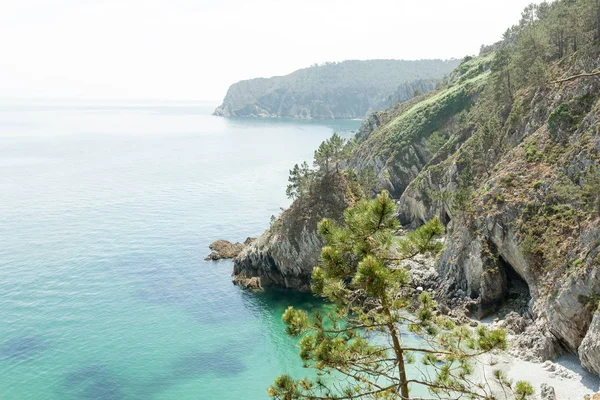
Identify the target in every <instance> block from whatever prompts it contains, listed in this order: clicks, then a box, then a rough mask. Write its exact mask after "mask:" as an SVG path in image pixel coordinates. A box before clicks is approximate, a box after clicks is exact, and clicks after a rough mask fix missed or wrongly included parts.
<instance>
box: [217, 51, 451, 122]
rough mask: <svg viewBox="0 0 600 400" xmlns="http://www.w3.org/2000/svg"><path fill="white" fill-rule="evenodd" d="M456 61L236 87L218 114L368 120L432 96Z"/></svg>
mask: <svg viewBox="0 0 600 400" xmlns="http://www.w3.org/2000/svg"><path fill="white" fill-rule="evenodd" d="M457 64H458V61H456V60H448V61H442V60H419V61H402V60H368V61H356V60H354V61H344V62H341V63H326V64H324V65H320V66H313V67H310V68H305V69H301V70H298V71H296V72H293V73H291V74H289V75H286V76H278V77H273V78H268V79H267V78H257V79H250V80H245V81H241V82H238V83H235V84H233V85H232V86H231V87H230V88H229V90H228V91H227V95H226V96H225V99H224V100H223V104H222V105H220V106H219V107H218V108H217V109H216V110H215V112H214V115H218V116H224V117H271V118H272V117H287V118H301V119H336V118H363V117H364V116H365V115H366V113H367V112H368V111H369V110H371V109H375V110H382V109H386V108H389V107H391V106H393V105H394V104H395V103H401V102H404V101H406V100H408V99H410V98H412V97H414V95H415V94H418V93H426V92H429V91H431V90H433V89H435V87H436V82H437V80H439V79H441V78H443V77H444V75H446V74H447V73H449V72H450V71H452V70H453V69H454V67H456V65H457Z"/></svg>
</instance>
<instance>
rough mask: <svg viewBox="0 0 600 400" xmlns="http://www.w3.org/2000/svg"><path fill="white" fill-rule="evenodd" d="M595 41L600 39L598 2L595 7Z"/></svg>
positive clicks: (599, 7) (599, 3) (599, 6)
mask: <svg viewBox="0 0 600 400" xmlns="http://www.w3.org/2000/svg"><path fill="white" fill-rule="evenodd" d="M596 14H597V17H596V28H597V32H596V39H600V0H598V4H597V5H596Z"/></svg>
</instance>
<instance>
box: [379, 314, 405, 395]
mask: <svg viewBox="0 0 600 400" xmlns="http://www.w3.org/2000/svg"><path fill="white" fill-rule="evenodd" d="M383 308H384V310H385V315H386V316H387V317H388V318H389V321H393V319H392V313H391V312H390V309H389V308H388V307H387V305H386V304H383ZM387 327H388V330H389V331H390V335H391V336H392V342H393V344H394V353H396V361H398V376H399V378H400V396H401V398H402V400H408V398H409V397H408V379H407V378H406V366H405V364H404V351H403V350H402V345H401V344H400V340H399V339H398V331H397V330H396V325H394V323H393V322H390V323H388V324H387Z"/></svg>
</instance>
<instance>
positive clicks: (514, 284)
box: [499, 256, 531, 314]
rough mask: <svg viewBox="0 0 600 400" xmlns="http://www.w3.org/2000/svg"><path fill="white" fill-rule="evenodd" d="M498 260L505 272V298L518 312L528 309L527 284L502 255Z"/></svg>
mask: <svg viewBox="0 0 600 400" xmlns="http://www.w3.org/2000/svg"><path fill="white" fill-rule="evenodd" d="M499 261H500V265H501V266H502V268H503V269H504V272H505V273H506V283H507V287H506V293H505V300H506V302H507V303H509V304H510V305H511V308H514V310H515V311H517V312H518V313H519V314H523V313H525V312H526V311H527V310H528V309H529V300H531V292H530V291H529V285H528V284H527V282H526V281H525V279H523V278H522V277H521V275H519V273H518V272H517V271H516V270H515V269H514V267H513V266H512V265H511V264H510V263H509V262H508V261H506V260H505V259H504V257H502V256H500V257H499Z"/></svg>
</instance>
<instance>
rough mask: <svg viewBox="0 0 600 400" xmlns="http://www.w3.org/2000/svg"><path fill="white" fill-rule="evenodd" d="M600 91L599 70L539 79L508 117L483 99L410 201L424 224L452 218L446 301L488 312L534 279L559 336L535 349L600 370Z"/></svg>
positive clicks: (532, 308) (413, 186) (533, 293)
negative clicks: (557, 80)
mask: <svg viewBox="0 0 600 400" xmlns="http://www.w3.org/2000/svg"><path fill="white" fill-rule="evenodd" d="M592 62H593V63H595V61H592ZM579 67H581V64H566V65H555V66H554V67H553V68H554V70H553V71H552V73H553V74H554V75H556V76H568V75H573V74H576V73H577V72H578V71H579V70H578V68H579ZM588 68H589V66H588ZM592 68H593V65H592ZM599 93H600V80H599V79H584V80H576V81H572V82H564V83H561V84H550V85H544V86H542V87H538V88H529V89H527V90H524V91H522V92H519V93H517V94H516V96H515V99H514V101H513V103H512V104H510V106H509V107H508V108H506V109H505V110H503V112H502V113H501V114H500V118H498V119H496V118H494V119H492V118H490V117H494V115H487V118H485V116H484V112H485V111H486V110H487V108H486V106H485V104H484V102H483V101H482V102H480V103H478V104H476V105H475V107H473V109H472V110H471V111H470V113H469V115H470V116H472V117H473V119H472V121H471V122H470V123H466V124H463V128H462V131H460V132H456V134H454V135H453V136H452V138H451V140H450V141H449V142H448V143H447V144H446V145H445V146H444V147H443V148H442V149H441V150H440V152H439V153H438V155H437V156H436V157H435V158H434V159H433V160H432V161H430V163H429V164H428V166H427V167H426V168H425V169H424V170H422V171H421V173H420V174H419V175H418V176H417V178H416V179H414V180H412V181H411V183H410V184H409V185H408V187H407V188H406V189H405V190H404V191H403V193H402V196H401V198H400V200H399V207H400V219H401V221H402V222H403V223H405V224H408V225H412V226H417V225H419V224H421V223H423V222H424V221H426V220H428V219H429V218H431V217H432V216H434V215H439V216H441V217H442V218H443V219H445V221H446V222H447V223H448V237H447V239H446V246H445V250H444V252H443V254H442V255H441V257H440V259H439V260H438V263H437V269H438V272H439V273H440V276H441V281H442V285H441V291H440V293H439V296H440V298H442V299H447V298H453V297H457V296H465V297H469V298H471V299H474V300H475V303H476V307H474V309H473V311H474V312H475V314H476V315H479V316H483V315H486V314H488V313H489V312H491V311H493V310H494V309H495V308H496V307H498V306H499V305H501V304H502V303H503V302H504V301H505V300H506V299H507V296H508V295H509V289H510V287H511V285H514V284H515V283H516V282H519V281H524V282H525V283H526V290H527V292H528V295H529V296H530V299H531V300H530V301H529V307H528V309H529V314H530V315H531V316H532V317H533V319H534V320H536V321H538V322H539V326H540V327H541V332H540V335H542V336H544V337H545V338H546V339H547V338H550V340H546V341H545V342H544V345H543V346H541V347H540V348H538V349H536V351H534V352H533V353H532V354H531V356H532V357H533V358H543V357H550V356H555V355H556V354H557V352H559V351H561V350H567V351H569V352H572V353H577V354H579V356H580V358H581V360H582V363H583V365H584V367H586V368H587V369H589V370H591V371H594V372H596V373H600V365H599V364H598V360H599V359H600V348H599V346H598V341H597V338H598V337H599V336H598V335H599V333H600V331H599V328H598V326H599V324H598V319H599V316H598V311H597V310H598V306H599V302H598V293H600V207H599V204H598V202H599V196H600V132H599V131H598V126H599V125H600V102H599V101H598V99H599V98H600V95H599ZM567 110H568V111H567ZM478 113H480V117H476V116H477V114H478ZM502 116H503V117H502ZM544 332H546V333H544ZM594 338H595V339H594Z"/></svg>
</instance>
